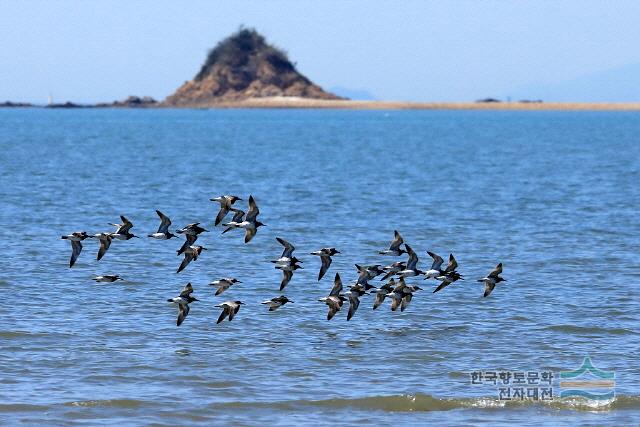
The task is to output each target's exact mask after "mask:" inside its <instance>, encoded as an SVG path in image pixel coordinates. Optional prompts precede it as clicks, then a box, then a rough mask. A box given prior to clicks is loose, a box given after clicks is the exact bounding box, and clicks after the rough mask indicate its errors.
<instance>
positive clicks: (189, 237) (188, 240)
mask: <svg viewBox="0 0 640 427" xmlns="http://www.w3.org/2000/svg"><path fill="white" fill-rule="evenodd" d="M184 238H185V240H184V243H183V244H182V246H180V249H178V250H177V251H176V252H177V255H178V256H180V255H182V254H183V253H184V251H186V250H187V249H188V248H189V246H191V245H193V244H194V243H195V242H196V240H198V235H197V234H185V235H184Z"/></svg>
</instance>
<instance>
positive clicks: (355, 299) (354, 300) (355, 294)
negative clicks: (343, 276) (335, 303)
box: [347, 283, 367, 321]
mask: <svg viewBox="0 0 640 427" xmlns="http://www.w3.org/2000/svg"><path fill="white" fill-rule="evenodd" d="M366 293H367V290H366V289H365V286H364V285H361V284H359V283H356V284H355V285H352V286H349V292H347V296H348V297H349V312H348V313H347V321H349V320H351V318H352V317H353V315H354V314H356V311H357V310H358V307H359V306H360V297H361V296H362V295H364V294H366Z"/></svg>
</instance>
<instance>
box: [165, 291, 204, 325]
mask: <svg viewBox="0 0 640 427" xmlns="http://www.w3.org/2000/svg"><path fill="white" fill-rule="evenodd" d="M192 293H193V287H192V286H191V283H187V285H186V286H185V287H184V288H183V289H182V292H180V295H178V296H177V297H175V298H169V299H168V300H167V301H168V302H172V303H174V304H177V305H178V320H177V322H176V326H180V325H181V324H182V322H184V319H185V318H186V317H187V314H189V304H191V303H192V302H194V301H198V299H197V298H194V297H192V296H191V294H192Z"/></svg>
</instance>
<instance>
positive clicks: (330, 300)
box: [318, 273, 347, 320]
mask: <svg viewBox="0 0 640 427" xmlns="http://www.w3.org/2000/svg"><path fill="white" fill-rule="evenodd" d="M346 300H347V299H346V298H345V297H344V295H342V280H341V279H340V274H339V273H336V277H335V279H334V280H333V288H332V289H331V292H330V293H329V295H328V296H326V297H322V298H320V299H319V300H318V301H321V302H323V303H325V304H326V305H327V306H328V307H329V312H328V313H327V320H331V319H332V318H333V316H335V315H336V313H337V312H338V311H340V309H341V308H342V305H343V304H344V302H345V301H346Z"/></svg>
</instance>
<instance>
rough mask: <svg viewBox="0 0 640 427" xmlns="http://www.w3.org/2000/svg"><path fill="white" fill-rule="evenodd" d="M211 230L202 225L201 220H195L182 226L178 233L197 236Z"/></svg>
mask: <svg viewBox="0 0 640 427" xmlns="http://www.w3.org/2000/svg"><path fill="white" fill-rule="evenodd" d="M208 231H209V230H207V229H205V228H203V227H200V223H199V222H194V223H192V224H187V225H186V226H184V227H182V228H181V229H180V230H176V233H178V234H186V235H189V236H197V235H198V234H201V233H204V232H208Z"/></svg>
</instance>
